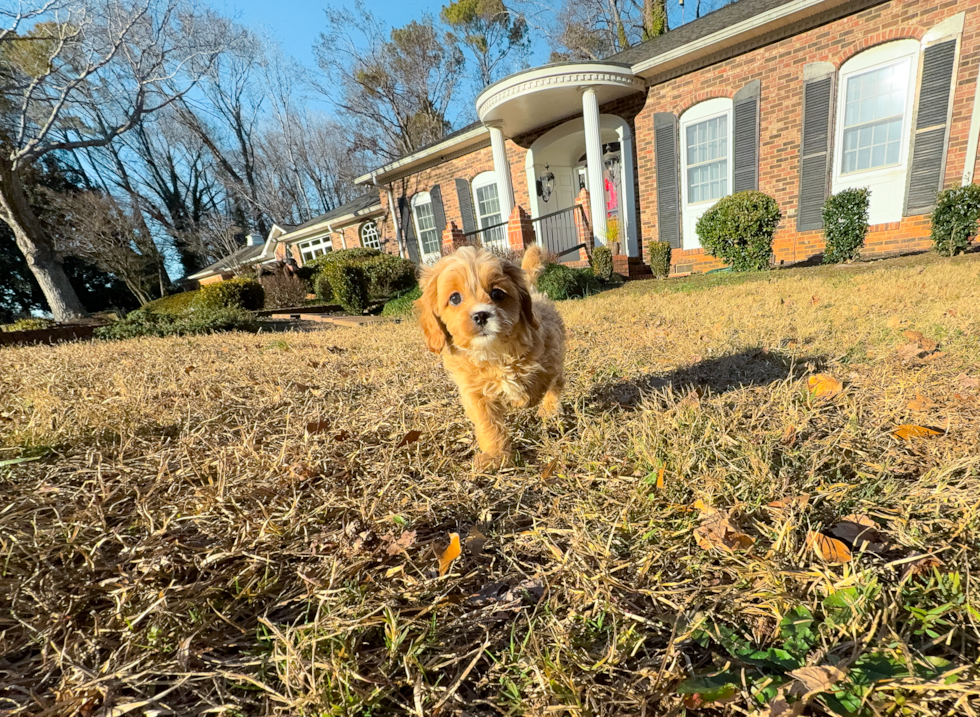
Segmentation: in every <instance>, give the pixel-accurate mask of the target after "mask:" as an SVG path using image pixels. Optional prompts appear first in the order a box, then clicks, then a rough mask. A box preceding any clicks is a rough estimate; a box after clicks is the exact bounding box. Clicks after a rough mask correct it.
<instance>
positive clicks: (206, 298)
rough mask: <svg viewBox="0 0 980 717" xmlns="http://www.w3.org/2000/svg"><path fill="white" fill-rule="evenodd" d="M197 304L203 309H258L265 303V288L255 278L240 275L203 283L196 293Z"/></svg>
mask: <svg viewBox="0 0 980 717" xmlns="http://www.w3.org/2000/svg"><path fill="white" fill-rule="evenodd" d="M197 304H198V306H200V307H202V308H205V309H222V308H231V307H237V308H239V309H245V310H246V311H258V310H259V309H261V308H262V306H263V305H264V304H265V289H263V288H262V284H260V283H259V282H258V281H256V280H255V279H248V278H246V277H244V276H240V277H237V278H235V279H229V280H228V281H220V282H218V283H216V284H205V285H204V286H202V287H201V290H200V292H199V293H198V298H197Z"/></svg>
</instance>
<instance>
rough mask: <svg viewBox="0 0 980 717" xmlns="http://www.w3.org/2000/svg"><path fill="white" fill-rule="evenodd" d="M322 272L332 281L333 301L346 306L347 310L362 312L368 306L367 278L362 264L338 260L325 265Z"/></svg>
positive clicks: (356, 312) (353, 312) (355, 312)
mask: <svg viewBox="0 0 980 717" xmlns="http://www.w3.org/2000/svg"><path fill="white" fill-rule="evenodd" d="M321 273H322V275H323V276H325V277H326V281H328V282H329V283H330V291H331V293H332V294H333V301H335V302H337V303H338V304H340V305H341V306H342V307H344V310H345V311H349V312H350V313H352V314H360V313H362V312H363V311H364V309H365V308H367V304H368V290H367V279H366V278H365V277H364V270H363V269H362V268H361V267H360V266H358V265H357V264H345V263H343V262H336V263H334V264H330V265H328V266H327V267H325V268H324V269H323V271H322V272H321Z"/></svg>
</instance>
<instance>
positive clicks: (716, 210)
mask: <svg viewBox="0 0 980 717" xmlns="http://www.w3.org/2000/svg"><path fill="white" fill-rule="evenodd" d="M782 216H783V215H782V212H780V211H779V205H778V204H777V203H776V200H775V199H773V198H772V197H770V196H769V195H768V194H765V193H764V192H757V191H749V192H738V193H737V194H731V195H729V196H727V197H723V198H721V199H719V200H718V203H717V204H715V205H714V206H713V207H711V209H709V210H708V211H706V212H705V213H704V214H703V215H702V216H701V218H700V219H699V220H698V224H697V231H698V238H699V239H700V240H701V246H703V247H704V249H705V251H707V252H708V253H709V254H711V256H715V257H718V258H719V259H722V260H724V261H725V262H726V263H727V264H729V265H730V266H731V267H732V268H733V269H734V270H735V271H762V270H764V269H768V268H769V266H770V264H771V263H772V237H773V235H774V234H775V233H776V226H777V225H778V224H779V220H780V219H782Z"/></svg>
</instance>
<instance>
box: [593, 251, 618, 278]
mask: <svg viewBox="0 0 980 717" xmlns="http://www.w3.org/2000/svg"><path fill="white" fill-rule="evenodd" d="M592 272H593V273H594V274H595V276H596V278H598V279H599V280H600V281H610V280H611V279H612V275H613V259H612V250H611V249H610V248H609V247H607V246H597V247H596V248H595V249H593V250H592Z"/></svg>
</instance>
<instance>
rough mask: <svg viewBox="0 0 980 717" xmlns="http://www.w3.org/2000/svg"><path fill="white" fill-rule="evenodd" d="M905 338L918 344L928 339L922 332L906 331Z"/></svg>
mask: <svg viewBox="0 0 980 717" xmlns="http://www.w3.org/2000/svg"><path fill="white" fill-rule="evenodd" d="M905 338H907V339H908V340H909V341H913V342H915V343H917V344H918V343H921V342H923V341H925V338H926V337H925V336H923V335H922V332H921V331H906V332H905Z"/></svg>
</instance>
